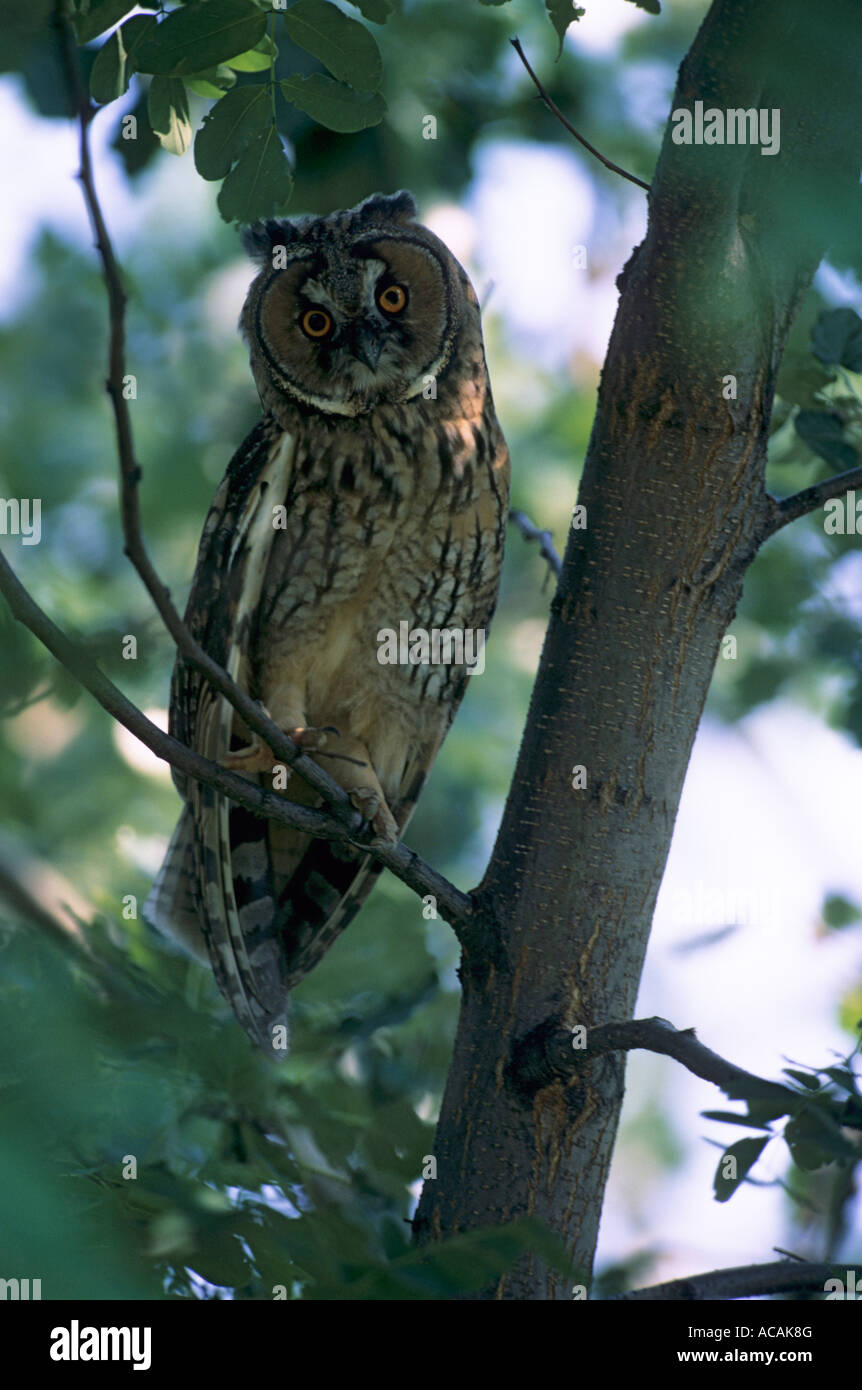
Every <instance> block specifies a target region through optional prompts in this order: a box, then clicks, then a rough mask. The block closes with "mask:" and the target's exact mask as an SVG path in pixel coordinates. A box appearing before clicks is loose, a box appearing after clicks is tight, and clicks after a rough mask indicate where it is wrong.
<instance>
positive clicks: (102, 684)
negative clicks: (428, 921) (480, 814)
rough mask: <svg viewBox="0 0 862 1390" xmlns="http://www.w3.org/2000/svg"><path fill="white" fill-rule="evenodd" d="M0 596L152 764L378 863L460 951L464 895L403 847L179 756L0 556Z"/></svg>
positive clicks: (179, 748) (465, 922)
mask: <svg viewBox="0 0 862 1390" xmlns="http://www.w3.org/2000/svg"><path fill="white" fill-rule="evenodd" d="M0 593H2V594H3V595H4V596H5V598H6V601H7V603H8V604H9V608H10V609H11V611H12V614H13V616H14V617H15V618H17V619H18V621H19V622H21V623H23V624H24V626H25V627H27V628H29V630H30V631H31V632H32V633H33V634H34V636H36V637H38V638H39V641H40V642H42V644H43V645H44V646H45V647H47V648H48V651H49V652H51V653H52V655H53V656H55V657H56V658H57V660H58V661H59V662H61V663H62V665H63V666H65V667H66V669H67V670H68V671H71V672H72V674H73V675H74V676H76V677H77V679H78V680H79V681H80V682H81V684H82V685H83V686H84V688H85V689H86V690H89V692H90V694H91V695H92V696H93V697H94V698H95V699H96V700H98V702H99V704H100V705H101V706H102V708H103V709H104V710H106V711H107V712H108V714H110V715H111V716H112V717H113V718H114V719H116V720H117V722H118V723H120V724H122V725H124V726H125V728H127V729H128V730H129V732H130V733H132V734H134V735H135V737H136V738H138V739H140V741H141V743H143V744H145V745H146V747H147V748H149V749H150V751H151V752H153V753H155V755H156V757H157V758H161V759H163V761H165V762H167V763H170V765H171V766H172V767H176V768H178V769H179V770H180V771H181V772H185V773H186V774H187V775H188V776H189V777H194V778H195V779H196V780H197V781H198V782H204V783H205V784H206V785H207V786H209V787H213V788H215V790H216V791H218V792H221V793H222V795H223V796H227V797H229V798H230V799H231V801H235V802H236V803H237V804H238V805H240V806H245V807H246V808H247V810H249V811H253V812H254V813H255V814H256V815H259V816H264V817H265V818H266V819H267V820H274V821H278V822H279V823H280V824H281V825H286V826H290V827H292V828H295V829H298V830H304V831H306V832H307V833H308V834H309V835H314V836H316V837H318V838H320V839H325V840H342V841H348V842H349V843H351V844H355V845H357V846H358V848H360V849H362V850H365V851H366V852H367V853H369V854H372V855H373V856H374V857H375V858H376V859H379V860H380V861H381V862H382V863H383V864H385V865H386V867H387V868H388V869H390V870H391V872H392V873H393V874H395V876H396V877H397V878H400V879H401V881H402V882H403V883H405V884H406V885H407V887H408V888H412V889H413V891H414V893H418V894H419V896H420V897H425V896H427V895H428V894H432V895H433V896H434V898H436V900H437V907H438V910H439V912H440V915H441V916H442V917H444V918H445V920H446V921H447V922H449V923H450V924H451V925H452V927H453V929H454V930H455V932H456V935H458V937H459V940H461V941H462V943H464V942H465V941H466V938H467V936H468V935H469V918H470V915H471V912H472V901H471V899H470V898H469V897H468V895H467V894H466V893H462V892H460V890H459V889H457V888H456V887H455V886H454V884H452V883H450V882H449V880H448V879H445V878H443V876H442V875H441V874H438V873H437V871H436V869H433V868H432V867H431V865H430V864H426V863H425V862H424V860H422V859H420V858H419V856H418V855H417V854H415V853H414V852H413V850H411V849H408V848H407V846H406V845H404V844H400V843H399V844H397V845H393V846H392V847H391V848H390V847H387V846H383V847H380V848H377V847H374V848H372V847H370V846H369V845H367V844H365V843H364V841H363V840H361V839H358V838H355V837H354V836H352V835H351V834H350V833H349V831H348V830H347V829H346V827H345V826H344V825H342V824H341V823H340V822H339V821H338V820H336V819H335V818H334V817H333V816H331V815H328V814H327V813H326V812H324V811H317V810H314V809H312V808H311V807H306V806H300V805H298V804H297V803H296V802H293V801H288V800H286V799H285V798H284V797H281V796H277V795H276V794H275V793H274V792H268V791H265V790H264V789H263V788H262V787H260V786H258V784H257V783H256V782H252V781H251V780H250V779H249V778H247V777H242V776H240V775H239V774H238V773H235V772H231V771H229V770H228V769H227V768H223V767H220V766H219V764H218V763H214V762H210V760H209V759H208V758H202V757H201V756H200V754H198V753H195V752H193V751H192V750H191V749H190V748H186V746H185V744H183V743H179V742H178V741H177V739H175V738H171V736H170V735H169V734H166V733H164V732H163V730H161V729H159V728H158V727H157V726H156V725H155V724H153V723H152V722H151V721H150V720H149V719H147V717H146V715H144V714H143V713H142V712H141V711H140V710H139V709H138V708H137V706H135V705H133V704H132V703H131V701H130V700H128V699H127V698H126V696H125V695H124V694H123V693H122V691H121V690H118V688H117V687H116V686H115V685H114V684H113V682H112V681H110V680H109V679H108V677H107V676H106V675H105V674H104V673H103V672H102V671H100V670H99V668H98V666H96V665H95V663H93V662H92V661H91V660H90V658H89V657H88V656H87V655H86V654H85V653H84V652H83V651H82V649H81V648H80V647H79V646H77V645H76V644H75V643H74V642H72V641H71V640H70V638H68V637H67V636H66V634H65V633H64V632H62V631H61V630H60V628H58V627H57V626H56V624H55V623H54V622H52V620H51V619H50V618H49V617H48V615H47V614H46V613H45V612H44V611H43V610H42V609H41V608H40V607H39V605H38V604H37V603H36V601H35V599H34V598H32V596H31V595H30V594H29V593H28V592H27V590H26V589H25V588H24V586H23V584H22V583H21V582H20V580H19V579H18V577H17V575H16V574H15V572H14V570H13V569H12V567H11V566H10V565H9V563H8V561H7V560H6V558H5V556H3V555H2V554H0Z"/></svg>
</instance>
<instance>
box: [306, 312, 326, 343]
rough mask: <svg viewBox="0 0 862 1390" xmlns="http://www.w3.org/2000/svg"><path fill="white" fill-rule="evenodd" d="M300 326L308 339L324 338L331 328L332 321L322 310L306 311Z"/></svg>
mask: <svg viewBox="0 0 862 1390" xmlns="http://www.w3.org/2000/svg"><path fill="white" fill-rule="evenodd" d="M300 324H301V326H302V331H303V333H307V334H308V336H309V338H325V337H326V335H327V333H329V332H330V330H331V328H332V319H331V318H330V317H329V315H328V314H326V313H324V311H323V310H322V309H306V311H305V313H304V314H303V316H302V318H301V319H300Z"/></svg>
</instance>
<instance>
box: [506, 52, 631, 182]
mask: <svg viewBox="0 0 862 1390" xmlns="http://www.w3.org/2000/svg"><path fill="white" fill-rule="evenodd" d="M509 42H510V44H511V45H512V47H513V48H514V50H515V52H516V53H517V55H518V57H519V58H520V60H521V62H522V63H523V64H524V67H525V68H526V69H527V72H528V73H529V74H530V76H531V78H532V79H533V82H534V84H535V87H536V91H537V92H538V93H539V96H540V97H541V99H542V101H543V102H544V103H545V105H546V106H547V108H548V110H549V111H553V113H554V115H555V116H556V118H557V120H558V121H560V122H561V124H562V125H564V126H565V127H566V130H567V131H568V132H569V134H570V135H574V137H575V139H576V140H577V141H578V142H579V143H580V144H581V145H583V147H584V149H585V150H589V152H590V154H591V155H594V156H595V158H596V159H598V160H599V161H600V163H602V164H604V166H605V168H606V169H610V171H611V173H613V174H620V175H621V176H622V177H623V178H624V179H628V181H629V183H636V184H637V186H638V188H645V189H646V191H647V193H649V190H650V186H649V184H648V183H644V181H643V179H639V178H638V176H637V174H630V173H628V171H627V170H626V169H621V168H620V166H619V164H614V163H613V161H612V160H610V159H605V156H604V155H603V154H600V153H599V151H598V150H597V149H596V147H595V145H591V144H590V142H589V140H585V139H584V137H583V135H581V134H580V133H579V132H578V131H577V130H575V127H574V126H573V125H572V124H571V122H570V121H568V120H566V117H565V116H564V115H563V113H562V111H561V110H560V108H559V106H558V105H557V103H556V102H555V101H553V100H552V99H551V97H549V96H548V93H547V92H546V91H545V89H544V87H543V86H542V84H541V82H540V81H539V79H538V77H537V76H536V74H535V73H534V72H533V69H532V68H531V67H530V64H529V62H528V60H527V55H526V53H525V52H524V50H523V48H522V47H521V40H520V39H510V40H509Z"/></svg>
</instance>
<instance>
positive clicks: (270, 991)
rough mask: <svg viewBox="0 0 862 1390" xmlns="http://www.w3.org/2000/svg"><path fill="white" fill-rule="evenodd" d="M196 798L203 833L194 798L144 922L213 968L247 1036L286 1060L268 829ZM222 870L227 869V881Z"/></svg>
mask: <svg viewBox="0 0 862 1390" xmlns="http://www.w3.org/2000/svg"><path fill="white" fill-rule="evenodd" d="M202 791H203V794H204V796H203V799H204V802H205V810H206V815H205V816H204V817H203V827H205V828H203V833H201V832H202V818H201V811H202V809H204V808H202V807H201V805H200V804H199V802H198V795H199V793H198V795H193V800H192V804H191V805H189V806H187V807H186V808H185V810H184V811H183V813H182V815H181V816H180V819H179V821H178V823H177V827H176V829H175V831H174V833H173V836H172V837H171V842H170V844H169V846H168V850H167V853H166V855H165V859H164V863H163V864H162V867H161V869H160V870H159V873H158V876H157V878H156V881H155V883H154V884H153V887H152V888H151V890H150V892H149V894H148V896H147V899H146V902H145V903H144V909H143V912H144V917H145V919H146V920H147V921H148V922H150V923H151V924H152V926H154V927H156V928H157V929H158V930H159V931H160V932H162V934H163V935H165V936H167V937H169V938H170V939H172V940H173V941H176V942H177V943H178V944H179V945H180V946H182V948H183V949H184V950H185V951H187V952H188V953H189V954H190V955H192V956H194V957H195V958H196V959H197V960H199V961H201V962H202V963H203V964H205V965H211V966H212V969H213V972H214V974H215V977H216V980H217V982H218V985H219V988H220V989H221V991H222V994H223V995H224V996H225V998H226V999H227V1000H228V1002H229V1003H230V1004H231V1005H232V1007H233V1009H234V1012H235V1013H236V1015H237V1017H238V1019H239V1020H240V1022H241V1023H242V1025H243V1027H244V1028H245V1030H246V1032H247V1033H248V1034H249V1036H250V1037H251V1038H252V1039H253V1040H254V1042H256V1043H257V1044H258V1046H259V1047H261V1048H262V1049H263V1051H264V1052H266V1053H267V1054H268V1055H269V1056H271V1057H273V1058H274V1059H275V1060H276V1061H280V1060H283V1059H284V1057H285V1056H286V1055H287V1043H288V1010H289V1004H288V994H287V987H286V983H285V980H284V972H283V969H282V968H281V951H280V949H279V947H278V945H277V938H276V939H274V937H275V933H274V930H273V923H274V917H275V903H274V900H273V887H272V875H271V872H270V868H269V855H268V851H267V845H266V823H265V822H264V821H262V820H259V819H257V818H256V817H254V816H252V815H251V814H250V813H249V812H246V811H244V810H243V809H242V808H241V807H238V806H231V805H230V803H227V802H225V801H224V800H223V798H221V797H217V796H214V795H213V794H212V793H210V790H209V788H203V789H202ZM210 797H212V802H210V800H209V798H210ZM214 835H215V836H216V837H218V836H219V835H221V836H223V837H225V839H224V842H222V843H218V840H217V839H216V840H215V841H213V836H214ZM231 851H232V852H231ZM220 864H226V865H227V866H229V870H230V875H231V876H230V878H229V879H228V880H227V881H225V880H224V878H223V876H222V874H221V873H220V872H219V866H220Z"/></svg>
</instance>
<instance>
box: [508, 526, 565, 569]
mask: <svg viewBox="0 0 862 1390" xmlns="http://www.w3.org/2000/svg"><path fill="white" fill-rule="evenodd" d="M509 520H510V521H511V523H512V525H513V526H517V528H518V530H519V531H520V533H521V535H522V536H523V537H524V540H525V541H538V542H539V551H540V553H541V555H542V556H543V557H544V558H545V559H546V560H547V562H548V564H549V566H550V568H551V571H552V573H553V574H555V575H556V576H557V578H558V579H559V577H560V573H561V571H562V568H563V562H562V560H561V559H560V557H559V555H558V554H557V552H556V550H555V549H554V540H553V537H552V535H551V533H550V531H540V530H539V528H538V526H534V525H533V523H532V521H531V520H530V518H529V517H528V516H527V514H526V512H517V511H514V510H513V511H510V512H509Z"/></svg>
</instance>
